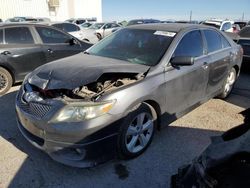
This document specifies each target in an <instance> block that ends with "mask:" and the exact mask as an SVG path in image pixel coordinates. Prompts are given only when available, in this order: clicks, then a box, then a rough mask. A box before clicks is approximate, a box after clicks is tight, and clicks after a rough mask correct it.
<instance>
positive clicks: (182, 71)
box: [165, 30, 210, 117]
mask: <svg viewBox="0 0 250 188" xmlns="http://www.w3.org/2000/svg"><path fill="white" fill-rule="evenodd" d="M174 57H194V64H193V65H190V66H178V67H173V66H172V65H171V60H170V64H169V66H168V67H167V69H166V72H165V78H166V112H167V113H169V114H175V115H176V116H177V117H178V116H179V115H178V114H182V112H183V111H185V110H186V109H188V108H189V107H192V106H194V105H195V104H197V103H199V102H200V101H201V100H203V99H204V97H205V91H206V86H207V81H208V78H207V76H208V72H207V71H208V70H207V68H208V67H207V63H208V62H209V61H210V59H209V58H208V57H207V56H206V55H204V44H203V39H202V35H201V32H200V31H199V30H193V31H189V32H188V33H186V34H185V35H184V36H183V38H182V39H181V40H180V42H178V45H177V47H176V49H175V50H174V53H173V55H172V58H174Z"/></svg>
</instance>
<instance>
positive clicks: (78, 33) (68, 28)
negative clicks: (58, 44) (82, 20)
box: [49, 22, 84, 40]
mask: <svg viewBox="0 0 250 188" xmlns="http://www.w3.org/2000/svg"><path fill="white" fill-rule="evenodd" d="M49 25H51V26H53V27H56V28H58V29H61V30H63V31H65V32H67V33H69V34H71V35H73V36H74V37H76V38H78V39H79V40H83V39H84V37H83V31H82V28H81V26H79V25H76V24H73V23H67V22H62V23H51V24H49Z"/></svg>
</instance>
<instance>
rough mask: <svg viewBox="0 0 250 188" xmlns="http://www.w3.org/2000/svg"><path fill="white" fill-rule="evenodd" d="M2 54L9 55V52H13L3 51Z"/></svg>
mask: <svg viewBox="0 0 250 188" xmlns="http://www.w3.org/2000/svg"><path fill="white" fill-rule="evenodd" d="M1 54H2V55H9V54H11V53H10V52H9V51H3V52H2V53H1Z"/></svg>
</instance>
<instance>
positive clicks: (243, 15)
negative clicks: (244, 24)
mask: <svg viewBox="0 0 250 188" xmlns="http://www.w3.org/2000/svg"><path fill="white" fill-rule="evenodd" d="M244 17H245V14H244V12H243V14H242V21H244Z"/></svg>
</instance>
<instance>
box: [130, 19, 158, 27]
mask: <svg viewBox="0 0 250 188" xmlns="http://www.w3.org/2000/svg"><path fill="white" fill-rule="evenodd" d="M149 23H161V21H160V20H155V19H136V20H130V21H129V22H128V24H127V26H130V25H137V24H149Z"/></svg>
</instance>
